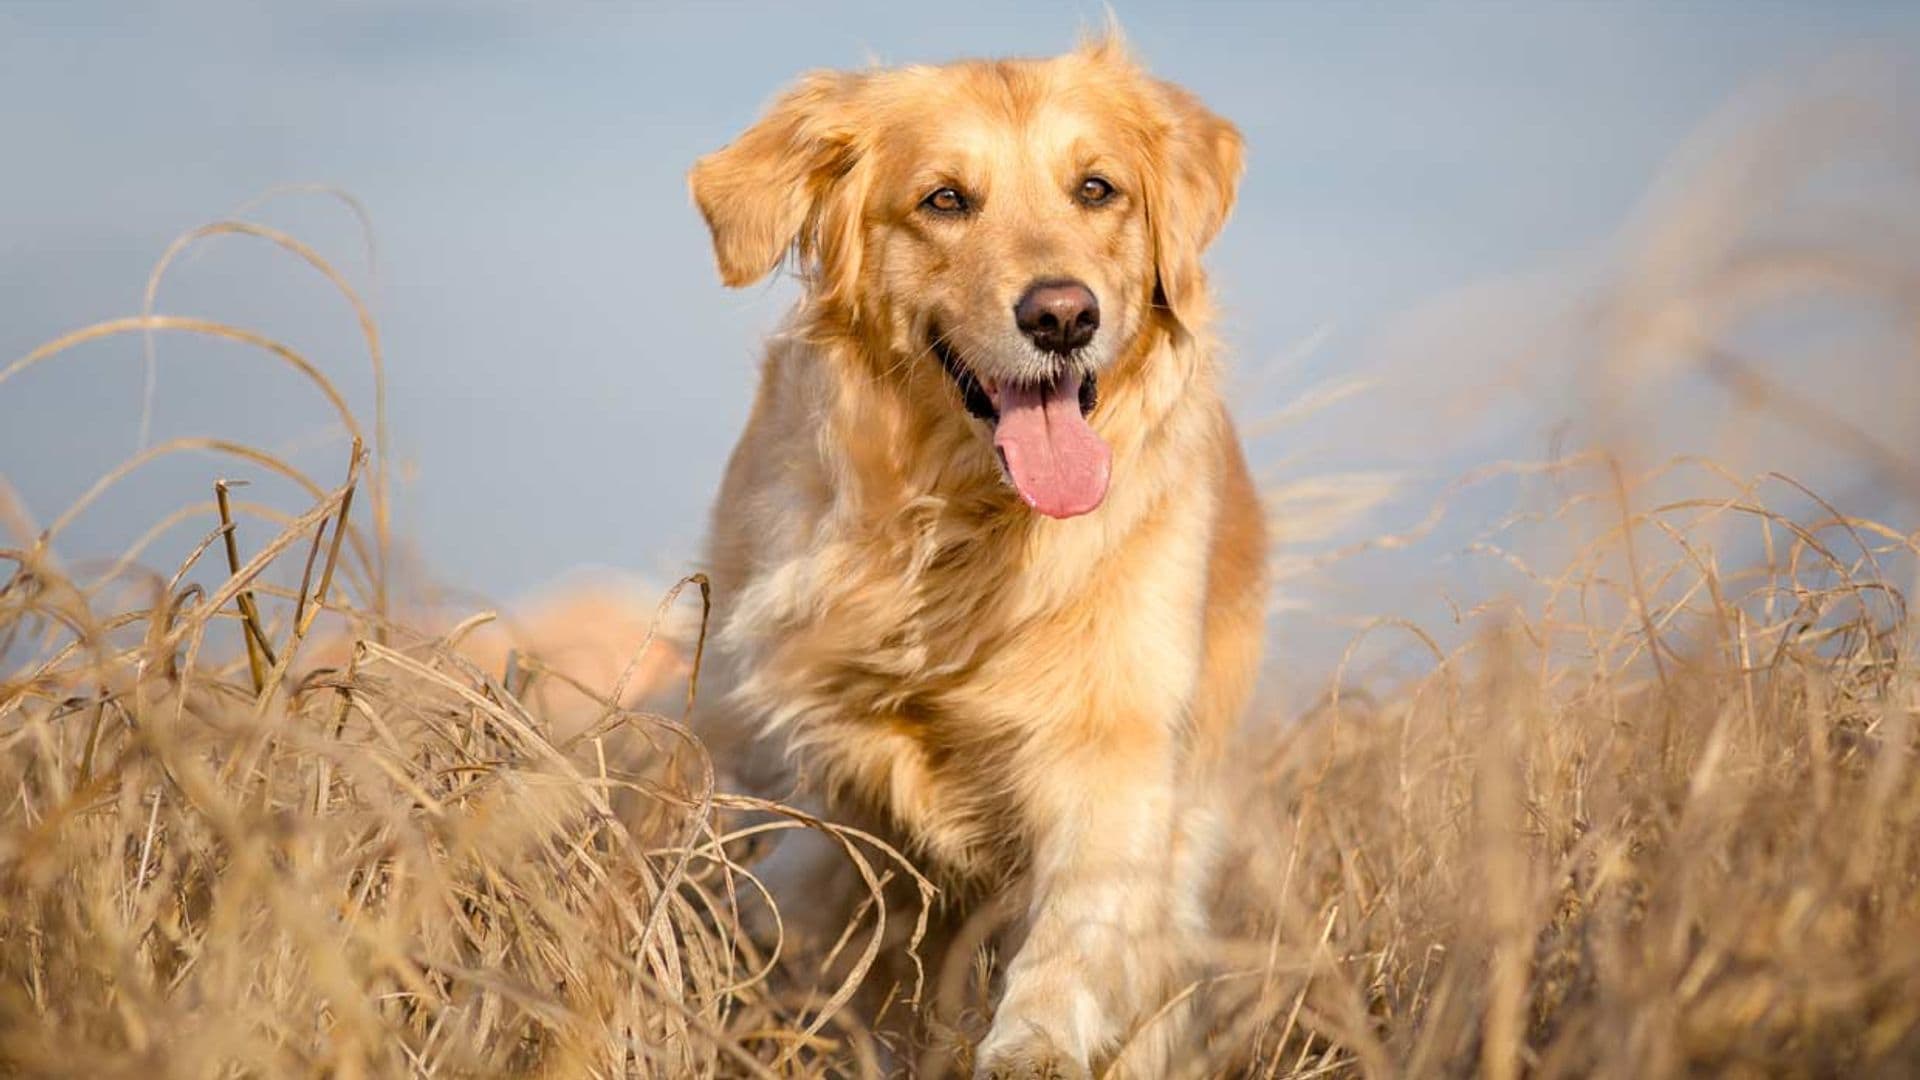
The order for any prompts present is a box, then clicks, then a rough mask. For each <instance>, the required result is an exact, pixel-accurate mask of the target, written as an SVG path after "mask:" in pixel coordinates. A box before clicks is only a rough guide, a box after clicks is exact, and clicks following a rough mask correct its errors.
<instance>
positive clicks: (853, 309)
mask: <svg viewBox="0 0 1920 1080" xmlns="http://www.w3.org/2000/svg"><path fill="white" fill-rule="evenodd" d="M1240 171H1241V141H1240V137H1239V135H1238V133H1237V132H1236V131H1235V130H1234V129H1233V127H1232V126H1231V125H1229V124H1228V123H1227V122H1225V121H1224V120H1221V119H1220V118H1219V117H1217V116H1215V115H1213V114H1212V113H1211V112H1209V111H1208V110H1207V109H1205V108H1204V107H1203V106H1202V105H1201V104H1200V103H1199V102H1198V101H1197V100H1196V99H1194V98H1193V97H1192V96H1191V95H1190V94H1188V93H1187V92H1185V91H1184V90H1181V89H1179V88H1177V87H1174V86H1172V85H1170V84H1168V83H1164V82H1161V81H1158V80H1155V79H1153V78H1151V77H1149V76H1148V75H1146V74H1145V73H1144V72H1143V71H1141V70H1140V69H1139V67H1138V66H1136V64H1135V63H1134V62H1133V61H1132V60H1131V59H1130V58H1129V57H1127V56H1126V55H1125V53H1124V52H1123V51H1122V50H1121V48H1120V47H1119V46H1118V45H1117V44H1116V43H1114V42H1112V41H1104V42H1098V43H1094V44H1090V45H1087V46H1083V47H1082V48H1080V49H1078V50H1076V51H1073V52H1071V53H1068V54H1066V55H1063V56H1059V57H1056V58H1053V59H1047V60H1014V61H1001V62H967V63H958V64H952V65H947V66H941V67H906V68H897V69H888V70H873V71H862V72H857V73H836V72H823V73H815V74H811V75H808V76H806V77H805V78H803V79H802V80H801V81H800V83H799V85H798V86H797V87H796V88H794V89H792V90H790V91H789V92H788V93H786V94H785V95H784V96H783V97H781V98H780V99H779V100H778V101H777V102H775V104H774V105H773V106H772V107H771V108H770V110H769V111H768V112H767V114H766V115H765V116H764V117H763V118H762V119H761V120H760V121H759V122H758V123H756V124H755V125H754V126H753V127H752V128H750V129H749V130H748V131H747V132H746V133H745V134H743V135H742V136H741V137H740V138H739V139H738V140H736V141H735V142H734V143H732V144H731V145H729V146H727V147H726V148H725V149H722V150H720V151H718V152H716V153H714V154H712V155H710V156H708V157H706V158H703V159H702V160H701V161H700V162H699V163H698V164H697V165H696V166H695V168H694V170H693V173H692V188H693V194H694V197H695V200H696V201H697V203H698V205H699V207H700V209H701V212H702V213H703V214H704V215H705V217H706V219H707V222H708V224H709V226H710V227H711V229H712V232H713V242H714V248H715V251H716V253H717V256H718V261H719V265H720V271H721V275H722V277H723V279H724V280H725V281H726V282H727V283H728V284H729V285H744V284H748V283H750V282H753V281H756V280H758V279H760V278H762V277H764V276H765V275H767V274H768V273H770V272H772V271H773V270H774V269H775V268H776V267H777V266H778V265H779V264H780V263H781V262H782V260H784V259H788V258H790V257H791V258H792V259H793V260H794V261H795V263H796V265H797V266H798V268H799V270H800V272H801V273H802V274H803V277H804V282H805V287H806V291H805V295H804V298H803V299H802V301H801V302H800V304H799V306H798V307H797V309H796V310H795V312H794V313H793V315H792V316H791V318H790V320H789V322H788V324H787V325H786V326H785V327H784V328H783V330H782V331H781V332H780V333H779V334H778V335H777V336H776V337H775V338H774V339H773V341H772V343H771V344H770V346H769V348H768V351H767V355H766V359H765V362H764V365H763V367H762V369H761V378H760V386H759V392H758V396H757V397H756V399H755V402H754V405H753V410H752V415H751V417H750V419H749V420H748V422H747V427H746V430H745V432H744V433H743V434H742V436H741V438H740V442H739V445H738V447H737V448H736V449H735V451H734V454H733V457H732V460H731V462H730V464H729V466H728V468H727V473H726V478H725V481H724V483H723V485H722V488H721V491H720V495H719V499H718V502H717V505H716V507H715V510H714V515H713V522H712V535H711V541H710V543H711V549H710V553H709V557H710V569H711V573H712V576H713V581H714V587H715V600H716V604H717V611H718V622H717V627H718V629H717V632H716V639H715V641H716V645H717V649H716V653H717V655H718V660H717V668H718V674H719V676H720V679H719V681H720V685H721V689H722V690H723V695H722V696H721V697H720V698H719V700H718V704H716V705H714V706H712V707H710V708H709V711H708V714H707V715H706V716H705V717H704V718H703V724H704V725H705V730H706V733H707V734H708V735H709V737H710V738H712V739H713V740H714V742H715V744H716V746H719V747H721V748H722V752H723V753H726V754H730V755H733V759H734V761H735V762H736V763H737V765H738V767H739V768H741V769H742V770H743V771H745V772H748V773H753V774H756V776H757V779H758V781H759V782H760V783H763V784H766V785H769V786H771V787H772V788H774V789H775V790H776V791H777V792H778V793H780V794H783V795H791V794H796V793H797V795H798V796H799V797H803V798H808V797H810V798H813V799H816V800H818V801H819V802H821V803H822V804H824V805H825V806H827V807H830V808H831V809H832V810H833V812H835V813H836V814H839V815H841V816H851V817H852V818H854V819H855V820H858V821H861V822H863V823H866V824H869V825H872V826H874V827H877V828H882V829H884V830H885V831H886V832H887V833H888V834H889V835H892V836H893V837H895V838H897V839H898V840H900V841H901V842H902V843H903V845H904V846H905V847H906V848H907V849H908V850H909V851H910V852H912V853H913V854H914V855H915V856H916V857H917V858H918V859H919V860H920V861H922V862H923V863H925V864H926V865H927V866H928V867H929V868H930V869H931V870H932V871H934V872H935V873H936V874H937V876H938V877H939V879H940V880H941V881H942V882H943V883H944V884H946V885H947V886H948V887H949V891H950V892H951V893H953V894H954V895H956V896H959V897H962V898H964V897H978V896H981V895H984V894H986V893H988V892H989V891H1004V890H1006V889H1016V890H1018V892H1017V894H1016V895H1018V896H1019V897H1021V898H1022V900H1023V906H1022V907H1021V912H1022V916H1023V917H1022V919H1021V920H1020V925H1019V926H1017V927H1016V928H1015V929H1014V932H1013V933H1012V934H1011V935H1010V937H1009V942H1010V943H1011V944H1013V945H1014V946H1016V947H1017V951H1016V952H1015V953H1014V954H1013V957H1012V960H1011V961H1010V963H1009V964H1008V966H1007V969H1006V973H1005V988H1004V991H1003V992H1002V994H1001V999H1000V1002H999V1005H998V1007H997V1011H996V1013H995V1019H994V1022H993V1025H992V1028H991V1030H990V1032H989V1033H988V1035H987V1037H986V1039H985V1040H984V1042H983V1043H982V1045H981V1047H980V1048H979V1051H978V1053H977V1054H976V1059H975V1060H976V1062H977V1071H978V1074H979V1075H993V1076H1029V1075H1031V1076H1046V1075H1084V1074H1085V1073H1086V1071H1087V1070H1088V1069H1089V1068H1090V1067H1097V1066H1098V1065H1099V1064H1100V1063H1102V1062H1103V1061H1105V1060H1106V1059H1107V1058H1109V1057H1110V1056H1111V1055H1112V1054H1113V1053H1114V1051H1115V1049H1116V1048H1117V1047H1118V1046H1119V1045H1120V1044H1121V1043H1122V1041H1123V1040H1125V1039H1126V1038H1127V1037H1128V1036H1129V1033H1130V1032H1131V1031H1132V1029H1133V1028H1134V1027H1135V1026H1136V1025H1138V1024H1139V1023H1141V1022H1142V1021H1144V1019H1145V1018H1146V1017H1147V1016H1148V1015H1150V1014H1151V1013H1153V1011H1154V1010H1155V1009H1156V1008H1157V1007H1158V1006H1159V1005H1160V1004H1161V1003H1162V1002H1163V1001H1164V1000H1165V999H1166V997H1167V995H1169V994H1170V993H1171V992H1172V991H1173V990H1174V989H1176V988H1177V986H1178V982H1179V979H1180V977H1181V975H1182V966H1181V964H1182V958H1183V957H1184V956H1187V955H1190V954H1191V952H1192V950H1191V948H1190V947H1188V946H1187V944H1185V943H1186V942H1189V941H1191V939H1192V936H1193V935H1198V934H1200V933H1203V932H1204V930H1205V917H1204V912H1203V907H1204V905H1203V903H1202V899H1201V897H1202V892H1203V887H1204V885H1205V882H1206V878H1207V864H1208V862H1209V856H1210V853H1211V851H1212V848H1213V844H1214V840H1213V831H1214V827H1215V812H1214V810H1213V807H1212V803H1211V796H1212V794H1213V792H1212V790H1211V783H1210V780H1209V774H1210V771H1211V768H1212V765H1213V761H1214V759H1215V757H1216V756H1217V754H1218V750H1219V747H1220V745H1221V743H1222V740H1223V737H1224V736H1225V734H1226V733H1227V732H1228V731H1229V729H1230V728H1231V727H1232V726H1233V725H1234V724H1235V723H1236V722H1237V719H1238V716H1239V714H1240V712H1241V711H1242V709H1243V708H1244V706H1245V703H1246V700H1247V698H1248V696H1249V694H1250V693H1251V688H1252V683H1253V680H1254V676H1255V670H1256V668H1257V666H1258V661H1259V652H1260V642H1261V636H1262V612H1263V609H1264V562H1265V540H1264V532H1263V515H1262V514H1261V511H1260V508H1259V504H1258V501H1257V498H1256V494H1255V491H1254V488H1253V485H1252V483H1251V481H1250V479H1249V478H1248V474H1247V470H1246V466H1245V463H1244V461H1243V459H1242V456H1241V452H1240V449H1239V445H1238V440H1237V436H1236V435H1235V433H1234V430H1233V426H1232V424H1231V422H1230V421H1229V420H1228V417H1227V413H1226V410H1225V408H1224V407H1223V405H1222V401H1221V398H1220V392H1219V389H1218V385H1217V384H1218V381H1219V363H1218V361H1217V359H1216V355H1215V348H1214V346H1213V343H1212V341H1211V339H1210V338H1209V336H1208V334H1207V324H1208V320H1209V314H1210V312H1209V304H1208V295H1207V289H1206V285H1205V280H1204V276H1203V274H1202V271H1201V269H1200V262H1199V260H1200V254H1201V251H1202V250H1203V249H1204V248H1205V246H1206V245H1207V243H1208V242H1209V241H1210V240H1211V239H1212V238H1213V236H1214V234H1215V233H1216V232H1217V231H1218V229H1219V228H1220V226H1221V225H1222V224H1223V222H1224V220H1225V218H1226V216H1227V213H1228V211H1229V209H1230V207H1231V205H1232V201H1233V196H1234V191H1235V188H1236V185H1237V182H1238V179H1239V175H1240ZM1090 174H1098V175H1099V176H1101V177H1103V178H1105V179H1107V180H1109V181H1111V182H1112V186H1113V188H1114V189H1115V195H1114V196H1113V198H1112V199H1111V200H1109V201H1108V202H1107V203H1105V204H1104V205H1100V206H1097V207H1094V206H1089V205H1085V204H1083V203H1081V202H1078V201H1076V200H1075V198H1073V197H1072V193H1073V192H1074V191H1075V190H1076V185H1079V184H1081V183H1082V181H1083V178H1084V177H1086V176H1087V175H1090ZM943 185H953V186H955V187H956V188H959V189H961V190H964V191H966V192H968V193H969V194H970V197H971V198H973V199H974V200H975V202H977V206H976V207H975V208H973V210H972V212H970V213H969V214H967V215H966V217H965V219H964V220H954V219H952V218H951V217H940V216H938V215H932V214H929V213H928V212H927V211H926V209H925V207H923V205H922V201H923V200H924V199H926V198H927V197H928V192H929V191H931V190H935V189H938V188H940V187H942V186H943ZM1061 277H1068V278H1075V279H1078V280H1079V281H1082V282H1084V283H1086V284H1087V285H1088V286H1089V287H1090V288H1091V289H1092V290H1093V292H1094V293H1095V294H1096V295H1097V297H1098V300H1099V303H1100V306H1101V310H1102V312H1103V314H1104V322H1103V324H1102V326H1101V328H1100V330H1099V332H1098V335H1097V337H1096V339H1095V340H1094V342H1093V343H1092V345H1090V346H1089V348H1088V354H1087V355H1088V357H1089V362H1090V363H1091V364H1093V365H1094V366H1095V368H1096V369H1097V370H1098V372H1099V391H1100V393H1099V403H1098V405H1097V407H1096V408H1095V409H1094V410H1093V412H1092V413H1091V415H1090V418H1089V422H1090V423H1091V425H1092V427H1093V429H1094V430H1095V431H1096V432H1097V433H1098V435H1099V436H1100V437H1101V439H1103V440H1104V441H1105V442H1106V443H1107V444H1108V446H1109V447H1110V448H1111V453H1112V464H1111V483H1110V487H1109V489H1108V492H1107V495H1106V497H1105V501H1104V502H1103V503H1102V504H1101V505H1100V506H1099V507H1098V509H1096V510H1094V511H1093V512H1091V513H1088V514H1085V515H1083V516H1080V517H1074V518H1071V519H1066V520H1054V519H1051V518H1046V517H1042V516H1040V515H1039V514H1036V513H1035V512H1033V511H1032V510H1030V509H1029V508H1028V507H1027V506H1026V505H1023V503H1022V502H1021V500H1020V499H1019V498H1017V497H1016V496H1015V493H1014V492H1013V491H1012V490H1011V489H1010V488H1009V487H1008V486H1007V482H1006V481H1005V479H1003V475H1002V472H1001V468H1000V465H999V463H998V461H997V459H996V457H995V453H994V448H993V444H992V441H991V436H990V428H989V426H988V424H987V423H985V422H984V421H981V420H978V419H975V418H974V417H972V416H970V415H969V414H968V412H967V411H966V410H965V409H964V408H963V407H962V403H961V392H960V390H959V389H958V387H957V385H956V382H955V379H953V378H951V377H949V375H948V373H947V372H946V371H945V370H943V368H942V365H941V364H940V363H939V362H937V361H936V360H935V359H934V357H933V355H932V354H931V352H930V345H931V343H932V340H933V336H934V335H936V334H937V335H939V336H940V338H941V339H942V340H944V341H945V342H946V343H947V344H948V346H949V347H950V348H951V349H952V351H953V354H954V355H957V356H959V357H961V358H963V362H964V363H965V365H966V366H967V367H968V368H969V369H970V370H971V371H973V372H974V373H975V374H977V375H978V376H980V377H981V378H982V379H988V378H1018V377H1020V376H1021V373H1022V372H1024V371H1026V370H1029V369H1030V368H1031V367H1032V365H1033V364H1034V363H1035V356H1036V354H1035V353H1034V352H1033V350H1031V349H1024V348H1022V347H1021V346H1022V342H1021V341H1020V338H1019V335H1018V333H1017V331H1016V329H1015V327H1014V324H1013V317H1012V315H1011V314H1010V312H1011V310H1012V307H1013V304H1014V302H1015V298H1016V297H1018V296H1019V294H1020V292H1021V290H1023V289H1024V288H1026V287H1027V285H1028V284H1029V283H1031V282H1033V281H1036V280H1040V279H1047V278H1061ZM812 899H813V898H811V897H806V896H802V897H801V898H798V899H790V900H788V903H787V905H786V907H787V908H789V909H790V908H792V907H795V906H803V905H804V904H806V903H808V902H810V901H811V900H812ZM1166 1026H1167V1025H1164V1024H1163V1025H1157V1027H1162V1028H1164V1027H1166ZM1146 1041H1147V1042H1149V1043H1154V1044H1156V1045H1158V1046H1159V1047H1160V1049H1159V1050H1158V1051H1157V1052H1158V1053H1159V1054H1160V1060H1159V1061H1158V1063H1155V1062H1154V1059H1153V1057H1152V1054H1153V1053H1154V1051H1151V1050H1149V1051H1148V1052H1147V1053H1146V1054H1145V1055H1144V1056H1139V1053H1138V1051H1136V1050H1130V1051H1129V1052H1128V1054H1127V1061H1128V1062H1129V1063H1136V1064H1134V1065H1133V1068H1134V1069H1135V1070H1136V1071H1137V1073H1138V1074H1142V1075H1151V1074H1153V1073H1155V1072H1156V1071H1157V1070H1159V1069H1162V1068H1164V1067H1165V1066H1166V1064H1167V1062H1166V1060H1165V1055H1166V1054H1167V1053H1169V1052H1170V1051H1169V1050H1168V1049H1167V1047H1168V1046H1170V1045H1171V1043H1170V1039H1169V1037H1167V1036H1165V1035H1164V1034H1159V1033H1156V1034H1154V1035H1153V1036H1150V1037H1149V1038H1148V1039H1147V1040H1146ZM1137 1062H1146V1064H1144V1065H1142V1064H1137Z"/></svg>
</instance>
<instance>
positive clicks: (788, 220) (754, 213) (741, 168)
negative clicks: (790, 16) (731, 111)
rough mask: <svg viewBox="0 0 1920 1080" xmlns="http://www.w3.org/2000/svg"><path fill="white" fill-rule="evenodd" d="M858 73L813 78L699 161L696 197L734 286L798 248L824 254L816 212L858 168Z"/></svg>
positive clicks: (693, 181) (693, 176)
mask: <svg viewBox="0 0 1920 1080" xmlns="http://www.w3.org/2000/svg"><path fill="white" fill-rule="evenodd" d="M857 78H858V77H857V76H852V75H847V74H843V73H840V72H831V71H818V72H813V73H811V74H809V75H806V76H805V77H803V78H802V79H801V80H800V82H799V84H798V85H796V86H795V87H793V88H792V89H791V90H788V91H787V92H786V93H785V94H783V95H781V97H780V98H779V100H777V101H775V102H774V104H773V106H772V107H771V108H769V109H768V110H767V112H766V115H764V116H762V117H761V118H760V120H759V121H758V122H757V123H755V124H754V125H753V126H752V127H750V128H748V129H747V130H746V132H745V133H743V134H742V135H741V136H740V137H739V138H737V139H735V140H734V141H733V142H731V143H729V144H728V145H727V146H726V147H725V148H723V149H721V150H717V151H715V152H714V153H711V154H708V155H707V156H705V157H703V158H701V159H700V160H699V161H697V162H695V163H694V166H693V171H692V172H691V173H690V174H688V177H687V179H688V183H689V186H691V187H692V189H693V201H694V202H695V203H696V204H697V205H698V206H699V207H700V213H701V215H702V216H704V217H705V218H706V219H707V228H708V229H709V230H710V231H711V232H712V233H713V252H714V257H715V258H716V259H717V260H718V261H719V263H720V279H721V280H722V281H724V282H726V283H727V284H728V285H731V286H735V287H738V286H742V285H751V284H752V283H754V282H756V281H759V280H760V279H761V278H763V277H766V276H767V275H768V274H770V273H772V272H773V270H774V268H775V267H777V266H779V265H780V261H781V260H782V259H784V258H785V257H786V255H787V253H788V252H789V251H791V250H793V249H794V247H795V245H798V246H799V248H800V250H801V254H802V256H808V255H817V254H819V252H818V251H817V250H816V249H817V247H818V246H819V241H820V240H821V239H822V238H820V237H816V236H815V235H814V234H815V233H816V232H817V231H818V225H819V224H820V223H819V222H818V221H817V220H816V215H817V213H818V210H819V208H820V207H821V206H822V205H823V204H824V203H825V202H826V199H827V195H828V193H829V192H830V190H831V189H832V188H833V187H834V186H835V185H836V184H837V183H838V182H839V181H840V180H841V179H842V178H843V177H844V176H845V174H846V173H847V172H848V170H849V169H850V168H851V166H852V161H853V155H854V147H853V140H854V137H855V135H856V133H855V132H854V131H853V130H852V128H853V125H852V124H850V122H849V111H850V110H849V107H848V98H849V96H850V93H851V89H852V87H853V85H854V82H855V80H856V79H857ZM827 239H828V242H829V245H831V238H827Z"/></svg>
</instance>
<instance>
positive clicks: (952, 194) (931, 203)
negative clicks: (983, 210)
mask: <svg viewBox="0 0 1920 1080" xmlns="http://www.w3.org/2000/svg"><path fill="white" fill-rule="evenodd" d="M920 205H921V206H924V207H926V208H927V209H929V210H932V211H933V212H935V213H938V214H964V213H966V212H967V197H966V196H965V195H962V194H960V189H958V188H950V187H943V188H941V189H940V190H938V191H936V192H934V193H933V194H931V195H929V196H927V197H926V198H924V199H921V200H920Z"/></svg>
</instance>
